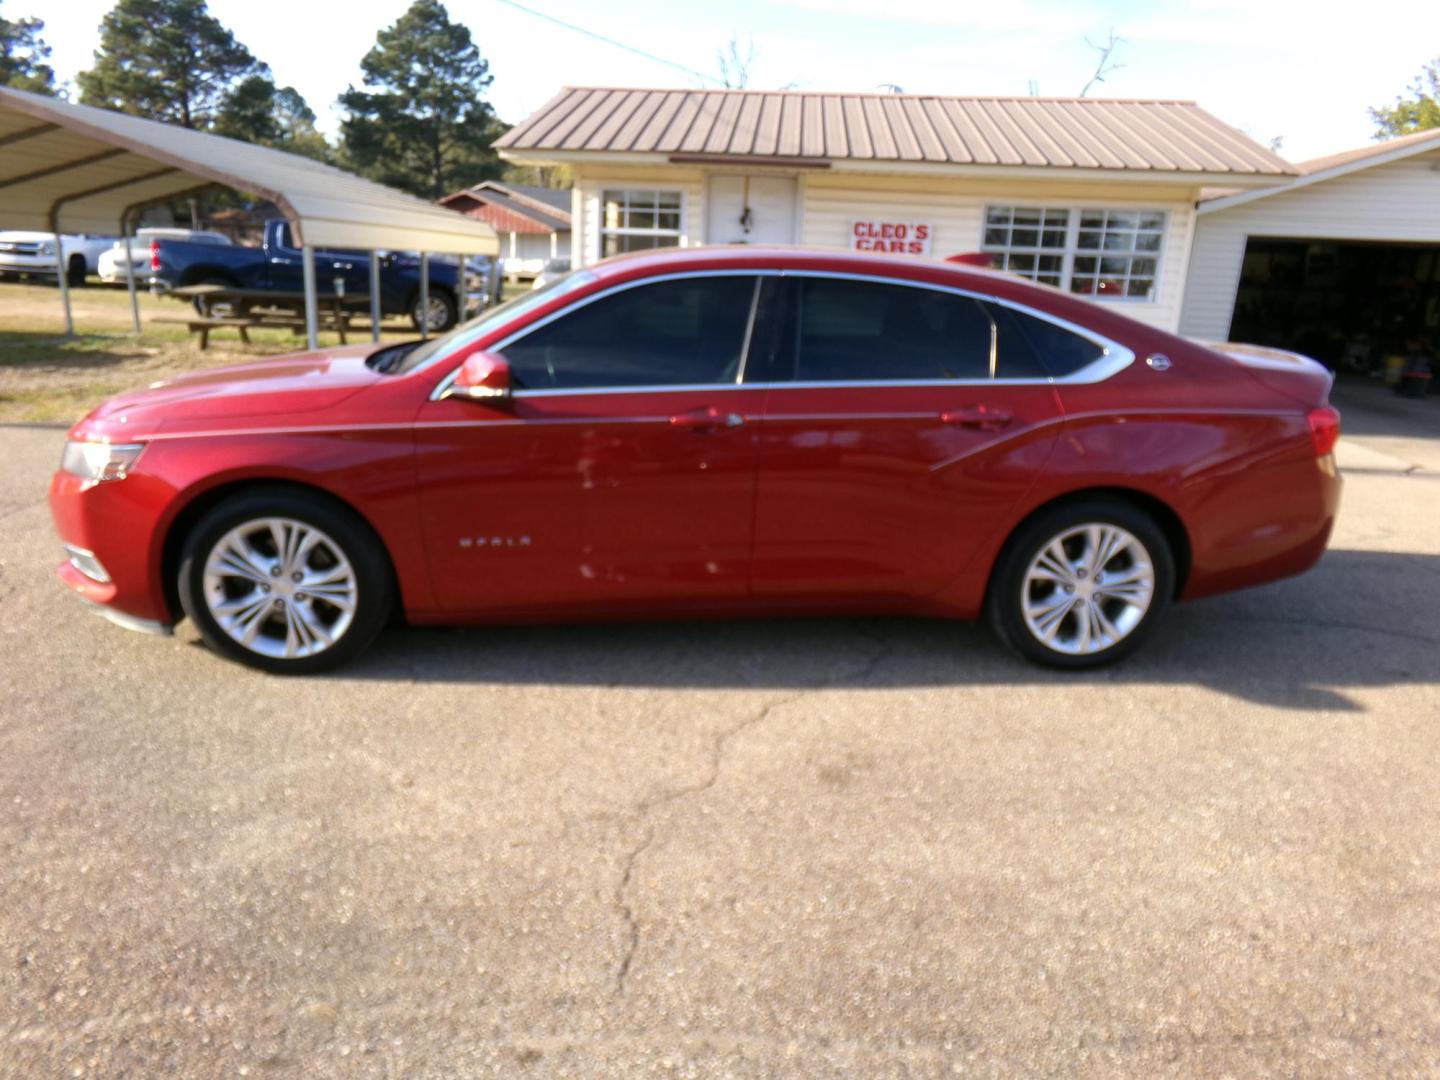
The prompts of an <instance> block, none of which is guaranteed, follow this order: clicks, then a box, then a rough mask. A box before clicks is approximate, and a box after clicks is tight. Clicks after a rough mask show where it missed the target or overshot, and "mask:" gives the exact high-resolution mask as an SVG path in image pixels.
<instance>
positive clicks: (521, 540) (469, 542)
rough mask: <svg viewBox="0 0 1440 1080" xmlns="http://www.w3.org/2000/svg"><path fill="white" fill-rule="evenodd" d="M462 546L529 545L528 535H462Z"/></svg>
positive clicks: (505, 546) (513, 546)
mask: <svg viewBox="0 0 1440 1080" xmlns="http://www.w3.org/2000/svg"><path fill="white" fill-rule="evenodd" d="M460 546H461V547H462V548H520V547H529V546H530V537H528V536H462V537H461V538H460Z"/></svg>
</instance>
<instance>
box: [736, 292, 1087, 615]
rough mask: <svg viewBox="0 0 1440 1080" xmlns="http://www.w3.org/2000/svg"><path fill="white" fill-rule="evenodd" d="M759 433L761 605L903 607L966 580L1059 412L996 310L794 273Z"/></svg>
mask: <svg viewBox="0 0 1440 1080" xmlns="http://www.w3.org/2000/svg"><path fill="white" fill-rule="evenodd" d="M786 307H787V312H786V315H785V316H784V319H783V320H782V329H781V331H780V337H781V340H780V343H779V345H778V347H777V348H776V350H775V353H774V359H773V363H774V368H773V370H772V373H771V377H772V378H773V379H774V386H773V388H772V391H771V394H770V397H769V400H768V404H767V406H766V413H765V420H764V423H763V425H762V429H761V432H762V434H761V444H760V450H761V453H760V472H759V479H758V483H757V502H756V536H755V564H754V569H753V571H752V574H753V580H754V587H755V591H756V593H757V594H758V595H762V596H764V595H771V596H775V597H786V596H790V597H804V596H820V595H827V596H830V597H833V598H835V599H837V600H843V599H845V598H847V597H848V598H854V599H864V600H867V601H873V600H876V599H886V598H890V599H894V600H897V601H900V600H904V599H906V598H913V597H916V596H923V595H928V594H930V593H934V592H936V591H938V590H939V589H941V588H943V587H944V586H945V585H947V584H948V583H950V582H951V581H953V580H954V579H955V578H956V576H957V575H958V574H959V573H960V572H961V571H962V570H963V569H964V567H965V565H966V563H967V562H968V560H969V558H970V556H971V555H972V554H973V553H974V551H975V550H976V549H977V548H978V546H979V545H980V544H981V543H982V542H983V541H984V540H985V538H986V537H987V536H989V535H990V534H991V533H993V532H994V531H995V530H996V529H998V528H1002V527H1008V526H1009V524H1010V520H1009V513H1010V511H1011V508H1012V507H1013V506H1014V505H1015V503H1016V502H1017V501H1018V500H1019V499H1020V498H1021V497H1022V495H1023V494H1024V493H1025V491H1026V490H1028V488H1029V487H1030V485H1031V484H1032V483H1033V481H1034V479H1035V477H1036V476H1037V475H1038V473H1039V471H1040V470H1041V469H1042V468H1043V467H1044V463H1045V461H1046V459H1047V458H1048V457H1049V454H1050V451H1051V449H1052V447H1053V445H1054V441H1055V439H1056V437H1057V434H1058V429H1059V425H1058V424H1057V423H1056V422H1055V421H1056V420H1057V419H1058V417H1059V416H1060V405H1059V402H1058V400H1057V398H1056V395H1055V392H1054V390H1053V389H1052V388H1051V387H1050V386H1049V385H1048V384H1047V382H1046V379H1045V372H1044V371H1043V369H1042V368H1041V366H1040V363H1039V359H1038V357H1037V356H1036V355H1035V354H1034V351H1033V350H1030V349H1028V348H1025V347H1023V342H1021V341H1019V340H1018V338H1015V337H1014V336H1013V335H1014V334H1015V333H1016V331H1015V328H1014V327H1013V326H1011V325H1010V324H1008V323H1007V322H1006V321H1005V320H1004V318H1003V317H1000V318H997V309H995V308H994V307H993V306H992V305H989V304H986V303H983V302H981V301H980V300H978V299H976V298H972V297H968V296H964V295H960V294H956V293H954V292H951V291H948V290H938V289H930V288H923V287H919V286H914V285H904V284H895V283H886V282H876V281H872V280H857V279H849V278H832V277H823V276H797V277H793V278H790V279H789V280H788V281H787V286H786Z"/></svg>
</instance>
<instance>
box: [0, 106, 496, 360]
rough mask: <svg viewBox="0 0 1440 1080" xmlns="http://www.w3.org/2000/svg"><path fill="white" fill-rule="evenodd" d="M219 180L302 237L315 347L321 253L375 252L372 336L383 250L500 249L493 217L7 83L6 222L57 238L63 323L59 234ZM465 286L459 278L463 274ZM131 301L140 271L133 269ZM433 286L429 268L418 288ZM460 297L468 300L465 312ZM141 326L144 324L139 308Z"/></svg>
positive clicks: (119, 219) (1, 127) (2, 163)
mask: <svg viewBox="0 0 1440 1080" xmlns="http://www.w3.org/2000/svg"><path fill="white" fill-rule="evenodd" d="M215 186H223V187H229V188H235V189H238V190H240V191H245V192H249V193H251V194H254V195H259V196H262V197H264V198H267V199H269V200H270V201H272V202H273V203H274V204H275V205H276V206H278V207H279V208H280V210H281V212H282V213H283V214H284V215H285V217H286V219H287V220H288V221H289V222H290V225H291V227H292V228H293V229H294V231H295V235H296V237H297V239H298V240H299V241H300V243H301V248H302V252H303V257H304V275H305V321H306V331H307V336H308V339H309V344H310V347H311V348H314V347H315V345H316V331H317V325H318V321H319V320H318V314H317V305H316V277H315V249H316V248H317V247H343V248H362V249H368V250H369V251H370V253H371V258H370V268H371V269H370V273H371V282H372V284H371V289H370V294H371V301H370V303H371V314H372V316H374V318H373V319H372V324H373V330H372V333H373V334H374V335H375V336H376V337H377V338H378V334H379V318H378V314H379V310H378V309H379V296H378V290H377V288H376V287H375V282H376V281H377V280H378V273H379V264H378V261H377V260H376V257H375V252H376V250H377V249H389V250H397V251H419V252H421V254H422V268H423V267H424V266H425V265H426V264H427V261H428V260H427V259H426V258H425V256H427V255H428V253H431V252H445V253H451V254H458V255H460V257H461V266H462V267H463V265H464V258H465V256H466V255H498V254H499V250H500V248H499V243H498V241H497V240H496V237H495V232H494V230H493V229H491V228H490V226H489V225H487V224H485V223H484V222H482V221H476V220H474V219H473V218H467V217H464V216H462V215H460V214H457V213H455V212H454V211H452V210H447V209H445V208H443V207H439V206H434V205H432V204H430V203H427V202H425V201H423V200H421V199H417V198H415V197H414V196H412V195H407V194H405V193H404V192H400V191H395V190H394V189H392V188H388V187H385V186H384V185H382V184H376V183H373V182H371V181H369V180H363V179H361V178H360V177H358V176H354V175H352V174H350V173H347V172H345V171H344V170H342V169H337V168H335V167H333V166H330V165H325V164H322V163H320V162H317V161H312V160H311V159H309V158H306V157H301V156H299V155H296V154H287V153H285V152H284V151H281V150H273V149H270V148H269V147H264V146H254V145H252V144H250V143H244V142H238V141H236V140H234V139H226V138H222V137H220V136H218V135H208V134H206V133H204V132H200V131H191V130H189V129H188V128H180V127H174V126H173V125H170V124H162V123H159V122H157V121H154V120H144V119H141V118H140V117H135V116H127V115H125V114H123V113H116V112H110V111H108V110H105V109H96V108H93V107H91V106H88V105H76V104H74V103H72V102H68V101H61V100H58V99H56V98H50V97H43V96H40V95H38V94H30V93H26V92H24V91H21V90H12V89H9V88H8V87H0V228H5V229H33V230H37V231H44V232H50V233H52V234H55V237H56V242H55V248H56V258H57V276H58V278H59V286H60V295H61V303H62V305H63V306H64V309H65V331H66V333H73V332H74V324H73V322H72V320H71V316H70V295H69V290H68V288H67V286H66V281H65V273H64V267H63V266H60V265H58V260H59V258H60V241H59V234H60V233H61V232H64V231H69V232H92V233H116V234H123V235H125V236H127V237H128V236H129V235H130V232H131V225H132V223H133V220H134V216H135V215H136V214H137V213H138V211H140V210H141V209H143V208H145V207H147V206H153V205H156V204H158V203H164V202H168V201H170V200H173V199H177V198H181V197H184V196H188V195H192V194H195V193H197V192H198V191H200V190H203V189H205V188H210V187H215ZM461 282H462V289H461V292H462V293H463V292H464V288H463V282H464V274H463V272H462V274H461ZM130 285H131V290H132V297H133V290H134V279H133V275H132V277H131V282H130ZM425 287H426V283H425V274H424V271H423V269H422V289H423V288H425ZM463 308H464V298H463V296H462V298H461V309H462V315H463ZM136 319H137V321H136V329H137V330H138V329H139V324H138V316H137V317H136Z"/></svg>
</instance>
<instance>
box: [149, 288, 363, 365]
mask: <svg viewBox="0 0 1440 1080" xmlns="http://www.w3.org/2000/svg"><path fill="white" fill-rule="evenodd" d="M167 295H169V296H174V297H176V298H178V299H180V300H188V301H191V302H192V303H194V304H195V306H196V312H195V314H193V315H157V316H155V317H154V318H152V319H151V320H150V321H151V322H157V323H177V324H180V325H182V326H186V327H188V328H189V329H190V332H191V333H192V334H195V333H198V334H199V335H200V348H201V350H202V351H203V350H204V349H207V348H209V346H210V331H212V330H222V329H233V330H238V331H239V332H240V340H241V341H243V342H245V343H246V344H247V345H248V344H249V343H250V331H251V330H252V329H254V328H256V327H278V328H281V329H288V330H290V331H291V332H292V333H294V334H300V333H302V332H303V331H304V330H305V316H304V314H303V312H304V310H305V293H304V292H302V291H298V290H297V291H287V290H284V289H242V288H239V287H236V286H230V285H182V286H180V287H179V288H175V289H171V290H170V291H169V293H168V294H167ZM316 301H317V307H318V314H319V317H320V329H321V330H334V331H336V332H337V333H338V334H339V335H340V343H341V344H342V345H346V344H349V341H348V339H347V337H346V334H347V332H348V331H349V329H350V320H351V319H353V318H354V317H355V316H356V315H366V314H368V310H369V306H370V294H369V293H345V294H343V295H342V294H340V293H322V294H320V295H319V296H318V297H317V298H316ZM222 306H223V307H224V308H227V309H228V310H227V312H226V313H224V314H217V313H215V309H216V308H220V307H222ZM202 309H204V310H202Z"/></svg>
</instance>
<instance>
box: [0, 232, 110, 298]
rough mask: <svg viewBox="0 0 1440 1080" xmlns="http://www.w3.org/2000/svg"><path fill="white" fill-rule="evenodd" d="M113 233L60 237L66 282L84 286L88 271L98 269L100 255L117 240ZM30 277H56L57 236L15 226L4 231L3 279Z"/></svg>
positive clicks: (0, 237)
mask: <svg viewBox="0 0 1440 1080" xmlns="http://www.w3.org/2000/svg"><path fill="white" fill-rule="evenodd" d="M114 241H115V238H114V237H113V236H92V235H90V234H88V233H82V234H79V235H76V236H62V237H60V251H61V253H62V257H61V260H60V261H61V262H63V263H64V264H65V283H66V284H67V285H72V286H74V285H84V284H85V277H86V275H87V274H93V273H95V272H96V271H97V270H98V268H99V267H98V264H99V261H100V256H101V254H102V253H103V252H105V251H106V250H108V249H109V247H110V245H111V244H112V243H114ZM10 276H16V277H19V276H28V277H41V278H49V279H51V280H52V281H53V280H54V279H55V237H54V236H52V235H51V234H50V233H47V232H29V231H26V230H21V229H11V230H7V231H5V232H0V278H4V277H10Z"/></svg>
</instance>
